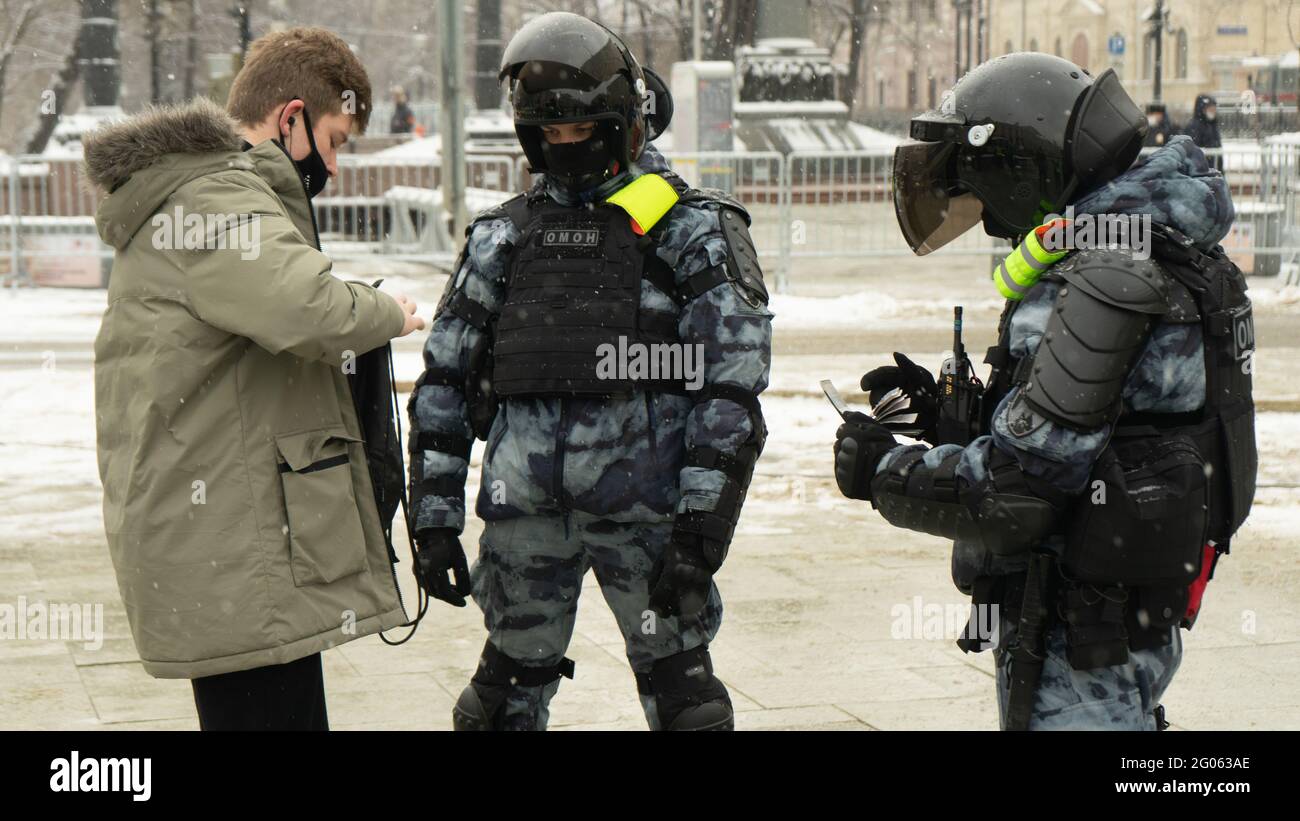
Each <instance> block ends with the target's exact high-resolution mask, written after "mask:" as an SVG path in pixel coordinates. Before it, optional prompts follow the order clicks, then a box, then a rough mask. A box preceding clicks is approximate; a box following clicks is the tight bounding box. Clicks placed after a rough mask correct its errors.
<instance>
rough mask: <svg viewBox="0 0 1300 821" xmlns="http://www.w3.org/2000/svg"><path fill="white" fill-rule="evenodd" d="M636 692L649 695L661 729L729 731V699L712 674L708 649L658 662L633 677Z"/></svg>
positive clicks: (732, 722)
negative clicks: (657, 714) (635, 678)
mask: <svg viewBox="0 0 1300 821" xmlns="http://www.w3.org/2000/svg"><path fill="white" fill-rule="evenodd" d="M637 689H638V690H639V691H640V692H641V694H642V695H649V696H653V697H654V699H655V709H656V710H657V711H658V713H659V726H660V727H661V728H662V729H664V730H675V731H681V730H733V729H735V719H734V714H733V712H732V709H731V696H729V695H728V694H727V688H726V687H725V686H723V684H722V682H721V681H718V680H717V679H716V678H715V677H714V675H713V660H712V659H710V658H709V648H708V647H705V646H700V647H696V648H695V649H693V650H687V651H685V652H683V653H678V654H677V655H675V656H669V657H667V658H662V659H659V660H658V661H656V662H655V663H654V666H653V667H652V668H650V672H649V673H639V674H637Z"/></svg>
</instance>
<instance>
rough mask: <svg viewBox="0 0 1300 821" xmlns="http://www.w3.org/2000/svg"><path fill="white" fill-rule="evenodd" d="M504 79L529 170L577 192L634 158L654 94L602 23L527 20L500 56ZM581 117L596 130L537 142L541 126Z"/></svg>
mask: <svg viewBox="0 0 1300 821" xmlns="http://www.w3.org/2000/svg"><path fill="white" fill-rule="evenodd" d="M507 78H509V80H510V102H511V104H512V105H513V106H514V115H515V133H516V134H518V135H519V142H520V144H521V145H522V146H523V149H524V153H525V154H526V155H527V156H528V161H529V163H530V164H531V165H532V170H533V171H545V172H546V173H547V174H548V175H549V176H551V177H552V178H553V179H554V180H555V181H556V182H558V183H560V184H561V185H564V186H566V187H568V188H572V189H575V190H581V189H586V188H590V187H593V186H595V185H598V184H599V183H601V182H602V181H604V180H605V179H608V178H609V177H611V176H613V175H614V174H616V173H618V172H619V171H621V170H624V169H626V168H627V167H628V166H630V165H631V164H632V163H633V162H635V161H636V159H637V158H638V157H640V156H641V151H642V150H643V149H644V148H645V144H646V140H647V139H648V138H649V136H650V135H648V134H647V133H646V132H647V126H646V111H647V109H652V108H653V107H654V103H653V100H654V97H653V96H652V95H651V93H650V91H649V90H648V88H647V85H646V78H645V75H644V73H643V72H642V70H641V67H640V66H639V65H638V64H637V61H636V59H635V58H634V57H633V56H632V53H631V52H630V51H628V49H627V46H625V45H624V44H623V41H622V40H620V39H618V37H617V36H616V35H615V34H614V33H613V32H611V31H610V30H609V29H607V28H605V27H604V26H601V25H599V24H598V23H594V22H592V21H591V20H588V19H587V18H585V17H581V16H579V15H577V14H569V13H567V12H552V13H550V14H543V15H541V16H540V17H537V18H535V19H533V20H531V21H529V22H528V23H527V24H526V25H525V26H524V27H523V28H521V29H520V30H519V32H518V33H517V34H516V35H515V36H514V37H513V38H511V40H510V44H509V45H507V46H506V50H505V54H504V55H503V56H502V60H501V73H500V75H499V79H501V80H505V79H507ZM587 120H593V121H595V122H596V133H595V134H593V135H592V136H591V137H590V138H589V139H586V140H583V141H582V142H579V143H568V144H556V145H551V144H549V143H547V142H546V140H545V139H543V138H542V130H541V126H544V125H556V124H559V123H576V122H585V121H587Z"/></svg>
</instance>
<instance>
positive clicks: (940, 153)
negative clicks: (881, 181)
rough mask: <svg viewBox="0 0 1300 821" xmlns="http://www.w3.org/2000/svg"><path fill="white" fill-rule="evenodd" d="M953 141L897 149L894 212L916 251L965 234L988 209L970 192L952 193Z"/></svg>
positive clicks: (921, 252) (925, 250) (923, 251)
mask: <svg viewBox="0 0 1300 821" xmlns="http://www.w3.org/2000/svg"><path fill="white" fill-rule="evenodd" d="M955 150H956V146H955V145H953V144H952V143H910V144H908V145H900V146H899V147H898V148H896V149H894V215H895V216H896V217H898V227H899V228H900V229H902V231H903V237H904V238H905V239H906V240H907V244H908V245H909V246H910V247H911V249H912V252H913V253H915V254H916V255H917V256H925V255H926V254H928V253H930V252H931V251H935V250H938V249H939V248H942V247H943V246H945V245H947V244H948V243H950V242H952V241H953V240H954V239H956V238H957V237H959V236H961V235H962V234H964V233H966V231H968V230H970V229H971V228H972V227H973V226H974V225H975V224H976V223H978V222H979V221H980V218H981V216H982V214H983V211H984V205H983V203H981V202H980V201H979V199H978V198H977V197H976V196H975V195H974V194H971V193H953V186H952V181H951V179H950V177H949V174H948V165H949V163H950V161H951V159H952V156H953V152H954V151H955Z"/></svg>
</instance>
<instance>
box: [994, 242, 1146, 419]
mask: <svg viewBox="0 0 1300 821" xmlns="http://www.w3.org/2000/svg"><path fill="white" fill-rule="evenodd" d="M1079 257H1081V259H1079V260H1077V261H1076V262H1075V264H1074V265H1073V266H1069V265H1066V264H1065V261H1062V262H1060V263H1057V265H1056V267H1057V268H1064V270H1061V271H1059V273H1060V274H1061V276H1062V278H1063V279H1064V280H1065V282H1066V285H1065V286H1063V287H1062V288H1061V289H1060V290H1059V291H1058V292H1057V295H1056V302H1055V304H1054V305H1053V306H1052V311H1051V314H1050V315H1049V316H1048V319H1047V326H1046V327H1045V328H1044V329H1043V338H1042V341H1040V342H1039V344H1038V349H1037V350H1035V351H1034V355H1033V358H1032V360H1031V361H1030V362H1029V363H1028V367H1027V370H1026V371H1025V372H1022V373H1021V374H1020V382H1021V385H1022V390H1021V394H1020V396H1019V397H1018V398H1017V400H1016V405H1017V407H1012V408H1009V409H1008V412H1009V415H1010V417H1011V418H1012V419H1013V421H1015V422H1023V424H1015V423H1010V422H1009V423H1008V425H1009V428H1010V430H1011V431H1012V433H1013V435H1028V434H1029V433H1031V432H1032V431H1033V430H1034V429H1035V428H1036V427H1037V425H1036V424H1029V423H1030V422H1031V421H1032V414H1029V413H1026V411H1027V410H1030V411H1034V412H1036V413H1038V414H1040V415H1042V416H1045V417H1047V418H1048V419H1050V420H1052V421H1055V422H1057V423H1058V424H1063V425H1066V426H1068V427H1072V428H1078V429H1089V430H1091V429H1095V428H1098V427H1100V426H1101V425H1103V424H1105V423H1108V422H1112V421H1114V420H1115V418H1116V417H1117V416H1118V415H1119V412H1120V410H1121V406H1122V403H1121V396H1122V392H1123V388H1124V380H1125V379H1126V378H1127V376H1128V372H1129V368H1130V367H1132V364H1133V361H1134V359H1135V358H1136V356H1137V354H1138V353H1139V352H1140V351H1141V349H1142V346H1143V345H1144V344H1145V343H1146V339H1147V334H1148V332H1149V330H1150V328H1151V323H1152V322H1153V314H1154V315H1160V316H1163V315H1164V314H1166V313H1167V312H1168V311H1169V310H1170V303H1169V292H1170V287H1171V286H1170V283H1169V282H1168V280H1167V278H1166V275H1165V273H1164V272H1163V271H1161V270H1160V269H1159V267H1158V266H1156V265H1154V264H1150V265H1149V266H1148V265H1147V264H1145V263H1143V264H1142V265H1143V267H1142V268H1139V267H1138V265H1139V263H1138V262H1137V261H1135V260H1132V259H1131V258H1130V257H1129V256H1128V254H1127V253H1125V252H1113V251H1112V252H1088V254H1087V255H1086V256H1085V255H1084V254H1080V255H1079ZM1128 262H1132V263H1133V267H1129V266H1128V265H1127V264H1126V263H1128ZM1022 401H1023V402H1024V403H1027V404H1028V406H1029V408H1027V409H1026V408H1022V407H1018V406H1019V404H1020V403H1021V402H1022Z"/></svg>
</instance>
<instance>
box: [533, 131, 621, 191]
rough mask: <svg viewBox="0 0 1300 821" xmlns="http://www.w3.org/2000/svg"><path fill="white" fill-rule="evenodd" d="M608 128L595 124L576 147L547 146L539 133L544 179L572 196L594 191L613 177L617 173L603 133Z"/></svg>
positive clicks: (572, 144)
mask: <svg viewBox="0 0 1300 821" xmlns="http://www.w3.org/2000/svg"><path fill="white" fill-rule="evenodd" d="M611 127H612V125H611V124H610V123H607V122H603V121H597V124H596V128H595V130H594V131H593V132H592V135H591V136H590V137H588V138H587V139H585V140H583V141H582V142H576V143H549V142H547V141H546V138H545V137H541V135H540V133H539V135H538V136H539V138H540V142H541V145H540V146H539V147H540V148H541V151H542V156H543V157H545V158H546V174H547V176H549V177H550V178H551V179H552V180H553V181H554V182H555V184H556V185H558V186H560V187H562V188H564V189H566V190H568V191H569V192H571V193H574V194H578V193H581V192H583V191H588V190H590V189H592V188H595V187H596V186H598V185H600V184H601V183H603V182H605V181H606V180H608V179H609V178H611V177H613V176H614V175H615V174H616V173H617V172H618V171H619V170H621V169H619V168H618V162H617V161H616V160H615V159H614V158H613V156H612V155H611V151H610V150H609V144H610V140H609V135H608V132H607V129H609V128H611ZM539 131H540V129H539Z"/></svg>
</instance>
